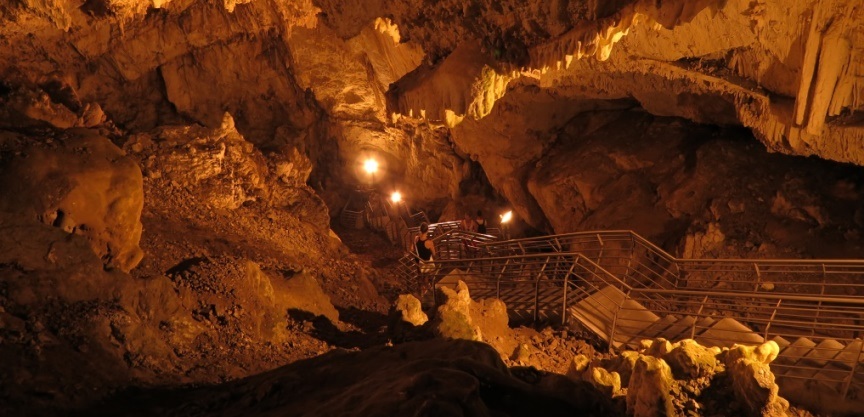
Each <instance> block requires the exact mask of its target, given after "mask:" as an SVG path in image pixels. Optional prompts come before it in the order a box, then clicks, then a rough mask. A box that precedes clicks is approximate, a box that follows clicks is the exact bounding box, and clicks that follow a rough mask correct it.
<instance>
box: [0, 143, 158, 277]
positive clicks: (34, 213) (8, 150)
mask: <svg viewBox="0 0 864 417" xmlns="http://www.w3.org/2000/svg"><path fill="white" fill-rule="evenodd" d="M0 146H2V147H3V153H4V154H5V156H4V158H3V164H2V166H0V188H2V189H3V190H4V198H3V199H2V201H0V212H2V216H0V218H2V220H0V221H2V222H3V223H4V225H5V226H6V227H32V226H33V224H39V223H41V224H43V225H46V226H53V227H56V228H58V229H60V230H62V231H64V232H66V233H70V234H76V235H81V236H84V237H85V238H86V239H87V240H88V241H89V242H90V246H91V248H92V249H93V252H94V253H95V254H96V255H97V256H98V257H100V258H101V259H102V261H103V263H104V264H105V265H106V266H109V267H116V268H119V269H121V270H123V271H129V270H130V269H132V268H134V267H135V266H136V265H138V263H139V262H140V261H141V257H142V256H143V253H142V251H141V249H140V248H139V247H138V242H139V239H140V238H141V220H140V217H141V210H142V206H143V204H144V191H143V186H142V178H141V170H140V169H139V168H138V166H137V164H135V162H134V161H133V160H131V159H130V158H128V157H126V156H125V154H124V153H123V151H121V150H120V149H119V148H117V146H115V145H114V144H113V143H111V141H110V140H108V139H107V138H105V137H104V136H101V135H100V134H98V133H97V132H94V131H90V130H78V131H70V132H68V133H62V134H57V135H51V136H48V137H28V136H25V135H18V134H14V133H3V142H2V145H0ZM46 256H49V257H51V256H53V255H52V254H51V252H50V250H49V252H48V253H47V254H46Z"/></svg>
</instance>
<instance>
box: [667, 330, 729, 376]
mask: <svg viewBox="0 0 864 417" xmlns="http://www.w3.org/2000/svg"><path fill="white" fill-rule="evenodd" d="M663 360H665V361H666V363H668V364H669V366H670V367H671V368H672V372H673V373H674V375H675V377H676V378H678V379H690V378H702V377H709V376H711V375H713V374H714V371H715V369H716V368H717V359H716V358H715V354H714V351H712V350H711V349H709V348H706V347H704V346H702V345H700V344H698V343H696V341H695V340H692V339H685V340H682V341H680V342H678V343H675V345H674V347H673V348H672V350H671V351H670V352H669V353H667V354H666V355H664V356H663Z"/></svg>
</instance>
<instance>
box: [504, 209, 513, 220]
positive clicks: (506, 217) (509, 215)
mask: <svg viewBox="0 0 864 417" xmlns="http://www.w3.org/2000/svg"><path fill="white" fill-rule="evenodd" d="M511 219H513V210H510V211H508V212H506V213H504V214H502V215H501V223H508V222H510V220H511Z"/></svg>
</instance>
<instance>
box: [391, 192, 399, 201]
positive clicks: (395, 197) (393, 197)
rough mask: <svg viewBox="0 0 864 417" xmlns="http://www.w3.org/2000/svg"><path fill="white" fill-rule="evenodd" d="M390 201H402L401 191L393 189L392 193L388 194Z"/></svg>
mask: <svg viewBox="0 0 864 417" xmlns="http://www.w3.org/2000/svg"><path fill="white" fill-rule="evenodd" d="M390 201H392V202H394V203H398V202H400V201H402V193H400V192H399V191H393V194H390Z"/></svg>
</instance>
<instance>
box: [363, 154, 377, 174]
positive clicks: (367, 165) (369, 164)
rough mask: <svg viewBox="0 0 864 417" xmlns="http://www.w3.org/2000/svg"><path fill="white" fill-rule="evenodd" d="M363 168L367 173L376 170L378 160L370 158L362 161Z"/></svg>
mask: <svg viewBox="0 0 864 417" xmlns="http://www.w3.org/2000/svg"><path fill="white" fill-rule="evenodd" d="M363 170H364V171H366V172H367V173H369V174H374V173H376V172H378V161H376V160H374V159H372V158H369V159H367V160H365V161H363Z"/></svg>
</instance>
